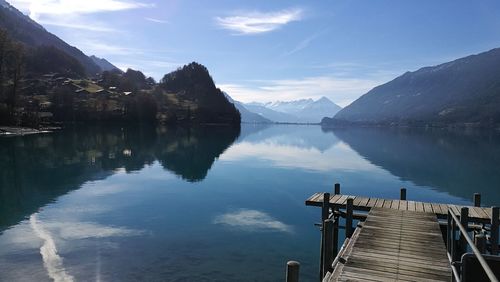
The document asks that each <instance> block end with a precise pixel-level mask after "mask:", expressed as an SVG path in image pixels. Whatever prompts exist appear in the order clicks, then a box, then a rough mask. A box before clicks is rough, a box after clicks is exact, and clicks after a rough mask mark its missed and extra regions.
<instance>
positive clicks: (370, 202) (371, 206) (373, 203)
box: [366, 198, 377, 208]
mask: <svg viewBox="0 0 500 282" xmlns="http://www.w3.org/2000/svg"><path fill="white" fill-rule="evenodd" d="M376 203H377V198H370V200H369V201H368V203H367V204H366V206H367V207H369V208H373V207H375V204H376Z"/></svg>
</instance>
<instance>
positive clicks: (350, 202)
mask: <svg viewBox="0 0 500 282" xmlns="http://www.w3.org/2000/svg"><path fill="white" fill-rule="evenodd" d="M353 203H354V199H352V198H349V199H347V210H346V217H345V236H346V237H347V238H351V235H352V214H353V208H354V207H353Z"/></svg>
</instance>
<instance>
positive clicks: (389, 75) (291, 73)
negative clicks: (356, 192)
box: [8, 0, 500, 106]
mask: <svg viewBox="0 0 500 282" xmlns="http://www.w3.org/2000/svg"><path fill="white" fill-rule="evenodd" d="M8 1H9V0H8ZM9 2H10V3H11V4H12V5H14V6H15V7H16V8H18V9H20V10H21V11H22V12H23V13H25V14H27V15H29V16H30V17H31V18H32V19H34V20H36V21H38V22H39V23H40V24H42V25H43V26H44V27H45V28H46V29H47V30H48V31H50V32H52V33H54V34H56V35H57V36H59V37H60V38H61V39H63V40H65V41H66V42H68V43H69V44H71V45H74V46H76V47H78V48H79V49H81V50H82V51H83V52H85V53H86V54H87V55H96V56H98V57H103V58H106V59H108V60H109V61H110V62H112V63H113V64H115V65H116V66H117V67H119V68H122V69H127V68H133V69H138V70H141V71H143V72H144V73H145V74H146V75H148V76H152V77H154V78H155V79H156V80H159V79H161V78H162V77H163V75H164V74H166V73H168V72H171V71H173V70H175V69H177V68H179V67H181V66H183V65H185V64H188V63H190V62H192V61H196V62H199V63H201V64H203V65H205V66H206V67H207V68H208V70H209V71H210V73H211V75H212V77H213V79H214V81H215V83H216V85H217V86H218V87H220V88H221V89H222V90H223V91H226V92H227V93H228V94H229V95H231V96H232V97H233V98H234V99H236V100H240V101H243V102H252V101H257V102H268V101H277V100H281V101H288V100H296V99H304V98H313V99H318V98H320V97H322V96H326V97H328V98H329V99H331V100H332V101H334V102H335V103H337V104H339V105H340V106H346V105H348V104H349V103H351V102H352V101H354V100H355V99H357V98H358V97H359V96H361V95H363V94H365V93H366V92H367V91H369V90H370V89H372V88H373V87H375V86H377V85H380V84H383V83H385V82H388V81H390V80H392V79H394V78H395V77H397V76H399V75H401V74H403V73H404V72H406V71H415V70H417V69H419V68H421V67H424V66H431V65H437V64H440V63H444V62H447V61H450V60H453V59H457V58H460V57H463V56H467V55H471V54H475V53H480V52H483V51H487V50H490V49H493V48H496V47H500V16H499V13H500V1H497V0H482V1H470V0H439V1H436V0H415V1H410V0H408V1H396V0H393V1H387V0H370V1H368V0H366V1H361V0H359V1H356V0H335V1H331V0H325V1H319V0H318V1H282V0H277V1H258V0H243V1H232V0H225V1H218V0H213V1H189V0H186V1H177V0H85V1H76V0H10V1H9Z"/></svg>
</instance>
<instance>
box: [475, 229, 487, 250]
mask: <svg viewBox="0 0 500 282" xmlns="http://www.w3.org/2000/svg"><path fill="white" fill-rule="evenodd" d="M474 244H475V245H476V247H477V249H478V250H479V252H480V253H481V254H486V236H484V234H483V233H479V234H476V235H475V236H474Z"/></svg>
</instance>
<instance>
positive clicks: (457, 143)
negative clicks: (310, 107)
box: [333, 128, 500, 204]
mask: <svg viewBox="0 0 500 282" xmlns="http://www.w3.org/2000/svg"><path fill="white" fill-rule="evenodd" d="M333 132H334V134H335V135H336V136H337V137H339V138H340V139H341V140H342V141H344V142H346V143H347V144H349V146H350V147H351V148H353V149H354V150H355V151H357V152H358V153H359V154H360V155H362V156H363V157H364V158H366V159H367V160H369V161H370V162H371V163H373V164H375V165H377V166H380V167H382V168H384V169H386V170H388V171H389V172H390V173H392V174H393V175H396V176H398V177H400V178H401V179H402V180H409V181H412V182H413V183H415V184H416V185H420V186H429V187H433V188H436V189H438V190H440V191H444V192H448V193H450V194H452V195H456V196H459V197H462V198H465V199H471V198H472V195H473V193H476V192H480V193H482V194H483V199H484V200H483V202H485V203H490V204H494V203H497V204H498V203H499V202H500V194H499V193H498V192H496V191H498V190H497V189H495V188H494V187H498V185H500V173H498V172H499V171H500V146H499V145H500V134H498V133H497V132H493V131H488V132H482V131H475V132H463V131H450V130H444V129H443V130H441V129H433V130H425V129H395V128H385V129H383V128H344V129H334V130H333Z"/></svg>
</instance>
